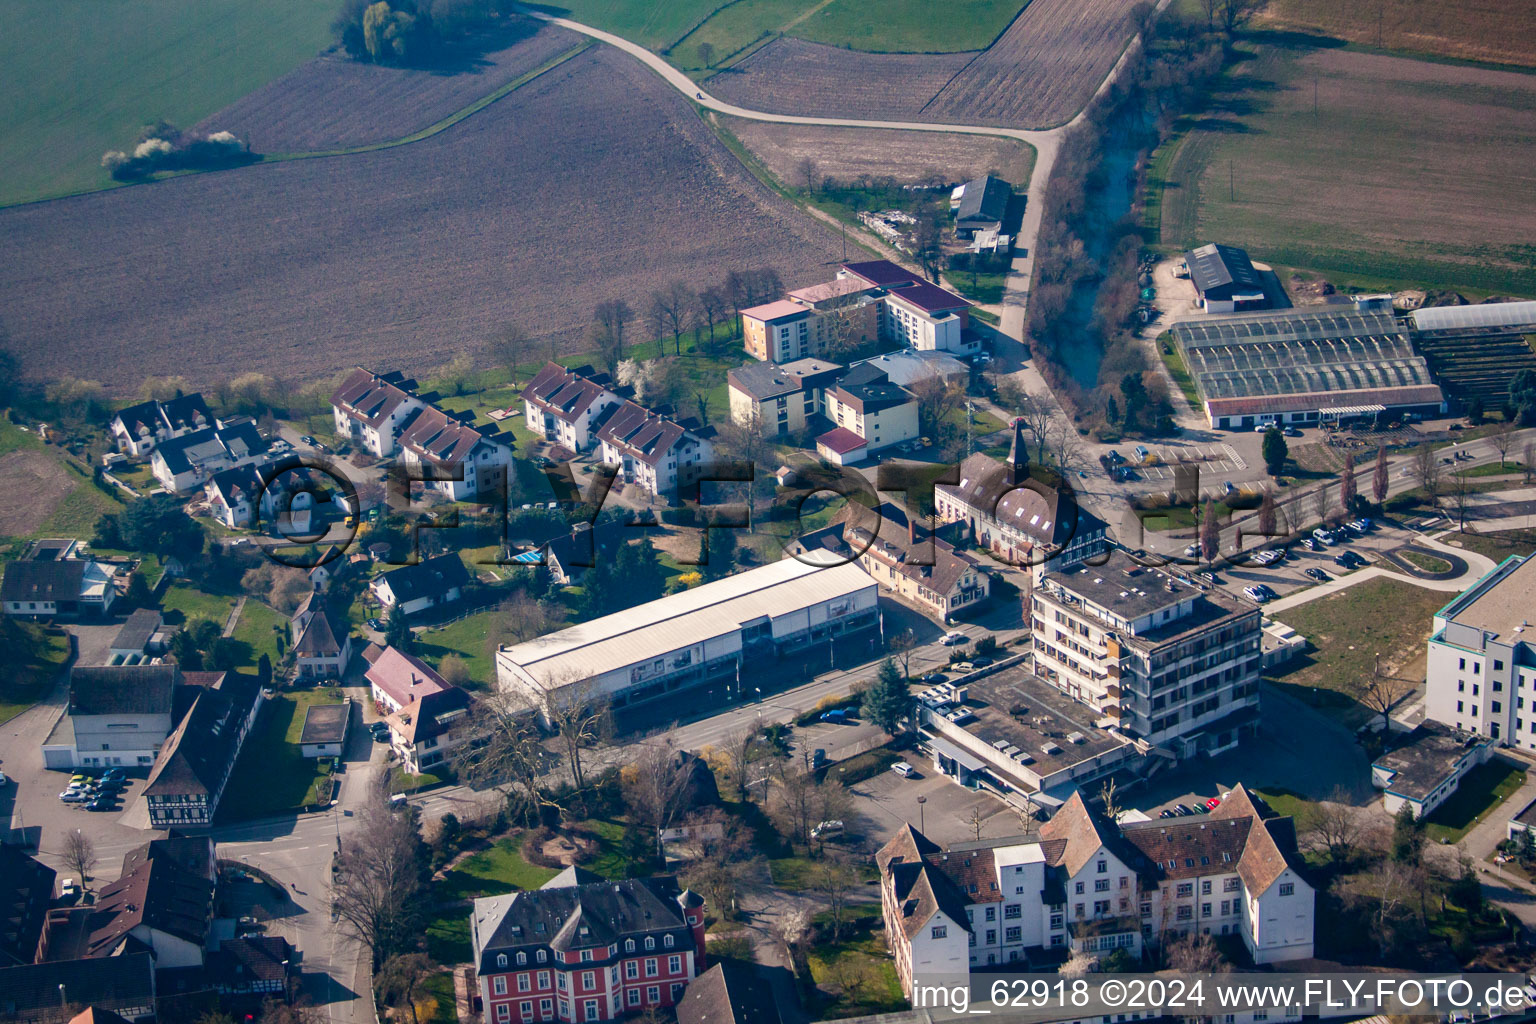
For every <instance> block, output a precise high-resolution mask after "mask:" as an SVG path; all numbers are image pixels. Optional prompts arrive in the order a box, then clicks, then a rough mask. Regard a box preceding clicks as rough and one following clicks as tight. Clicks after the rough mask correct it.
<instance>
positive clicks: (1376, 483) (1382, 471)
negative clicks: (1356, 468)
mask: <svg viewBox="0 0 1536 1024" xmlns="http://www.w3.org/2000/svg"><path fill="white" fill-rule="evenodd" d="M1389 482H1390V481H1389V480H1388V479H1387V449H1386V446H1385V445H1383V446H1382V447H1380V448H1377V449H1376V470H1375V472H1374V473H1372V474H1371V497H1373V498H1375V499H1376V504H1378V505H1380V504H1381V503H1382V502H1384V501H1386V500H1387V485H1388V483H1389Z"/></svg>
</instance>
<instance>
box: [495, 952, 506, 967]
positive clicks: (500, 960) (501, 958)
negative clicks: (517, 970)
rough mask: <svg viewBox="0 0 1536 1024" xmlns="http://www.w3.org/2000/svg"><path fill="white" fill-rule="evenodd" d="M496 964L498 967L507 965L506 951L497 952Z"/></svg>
mask: <svg viewBox="0 0 1536 1024" xmlns="http://www.w3.org/2000/svg"><path fill="white" fill-rule="evenodd" d="M496 966H497V967H505V966H507V954H505V953H497V954H496Z"/></svg>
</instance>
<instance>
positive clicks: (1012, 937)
mask: <svg viewBox="0 0 1536 1024" xmlns="http://www.w3.org/2000/svg"><path fill="white" fill-rule="evenodd" d="M1023 936H1024V933H1023V931H1022V930H1021V929H1020V928H1019V926H1018V925H1012V926H1010V927H1008V928H1005V929H1003V941H1004V942H1009V943H1012V942H1019V941H1021V940H1022V939H1023Z"/></svg>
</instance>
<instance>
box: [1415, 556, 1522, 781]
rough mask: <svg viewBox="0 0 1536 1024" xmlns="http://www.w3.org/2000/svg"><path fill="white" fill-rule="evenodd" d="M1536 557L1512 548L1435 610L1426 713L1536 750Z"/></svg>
mask: <svg viewBox="0 0 1536 1024" xmlns="http://www.w3.org/2000/svg"><path fill="white" fill-rule="evenodd" d="M1532 618H1536V557H1532V556H1530V555H1527V556H1525V557H1523V558H1522V557H1521V556H1519V555H1511V556H1510V557H1509V558H1507V559H1505V560H1504V561H1503V562H1502V563H1500V564H1499V565H1498V566H1497V567H1495V568H1494V569H1493V571H1492V572H1490V573H1488V574H1487V575H1486V576H1484V577H1483V578H1482V579H1480V580H1478V581H1477V582H1476V583H1474V584H1472V586H1471V587H1470V588H1469V589H1468V590H1467V591H1466V592H1465V593H1463V594H1462V595H1461V596H1460V597H1458V598H1456V599H1455V600H1454V601H1452V602H1451V603H1449V604H1447V605H1446V606H1445V607H1444V608H1441V609H1440V610H1439V611H1438V612H1436V613H1435V619H1434V628H1433V631H1432V632H1431V634H1430V638H1429V663H1428V667H1427V670H1426V675H1425V681H1426V688H1427V693H1426V695H1425V700H1424V714H1425V716H1426V717H1427V718H1431V719H1433V720H1434V721H1436V722H1440V723H1443V724H1445V725H1448V726H1450V727H1451V728H1453V729H1460V730H1463V731H1465V732H1470V733H1475V734H1477V735H1479V736H1486V737H1487V738H1488V739H1490V740H1493V741H1495V742H1496V743H1499V744H1501V745H1506V746H1512V747H1518V748H1519V749H1521V750H1527V751H1529V750H1536V626H1533V624H1532V622H1531V619H1532Z"/></svg>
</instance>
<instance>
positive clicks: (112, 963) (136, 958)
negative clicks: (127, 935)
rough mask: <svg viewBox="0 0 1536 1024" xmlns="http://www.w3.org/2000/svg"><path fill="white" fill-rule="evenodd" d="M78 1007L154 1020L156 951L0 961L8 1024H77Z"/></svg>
mask: <svg viewBox="0 0 1536 1024" xmlns="http://www.w3.org/2000/svg"><path fill="white" fill-rule="evenodd" d="M60 993H62V994H63V996H64V998H63V1000H60V998H59V996H60ZM78 1006H89V1007H91V1008H92V1009H93V1011H98V1012H99V1013H101V1014H103V1015H104V1014H106V1013H112V1014H114V1015H116V1016H119V1017H122V1018H123V1019H125V1020H129V1021H134V1022H139V1021H145V1022H147V1021H152V1020H154V1019H155V957H154V954H153V953H151V952H150V951H149V950H137V951H125V952H124V953H123V954H122V955H120V956H112V957H101V958H95V959H73V960H59V961H52V962H42V963H35V964H30V963H29V964H18V965H17V966H14V967H5V966H0V1013H3V1014H4V1015H5V1019H6V1021H7V1022H8V1024H72V1021H73V1020H74V1018H76V1017H77V1016H78V1014H79V1011H78V1010H77V1009H76V1007H78ZM113 1024H115V1022H113Z"/></svg>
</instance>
